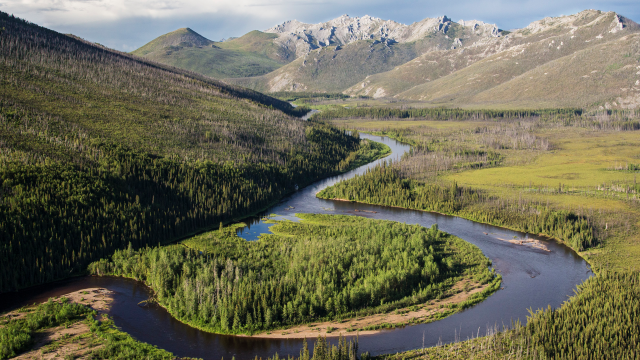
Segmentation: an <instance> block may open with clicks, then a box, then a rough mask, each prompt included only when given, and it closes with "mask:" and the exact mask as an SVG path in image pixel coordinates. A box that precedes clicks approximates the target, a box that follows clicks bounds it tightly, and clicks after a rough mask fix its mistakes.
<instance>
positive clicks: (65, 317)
mask: <svg viewBox="0 0 640 360" xmlns="http://www.w3.org/2000/svg"><path fill="white" fill-rule="evenodd" d="M91 312H92V310H91V309H89V308H87V307H86V306H84V305H81V304H75V303H70V302H68V301H67V300H66V299H65V298H63V299H62V301H60V302H57V301H52V300H49V301H48V302H45V303H43V304H40V305H38V306H37V307H36V308H35V309H33V310H32V311H29V312H26V313H25V314H24V316H21V317H19V318H16V319H9V320H4V321H0V359H9V358H12V357H15V356H17V355H18V354H20V353H21V352H22V351H25V350H26V349H28V348H29V347H30V346H31V345H32V344H33V336H34V334H35V333H36V331H38V330H41V329H47V328H51V327H54V326H59V325H64V324H70V323H73V322H76V321H78V320H79V319H82V318H83V317H85V316H87V315H89V314H90V313H91Z"/></svg>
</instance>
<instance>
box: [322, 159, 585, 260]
mask: <svg viewBox="0 0 640 360" xmlns="http://www.w3.org/2000/svg"><path fill="white" fill-rule="evenodd" d="M317 196H318V197H321V198H324V199H335V198H338V199H346V200H351V201H359V202H364V203H369V204H378V205H386V206H398V207H403V208H408V209H417V210H426V211H436V212H441V213H445V214H450V215H456V216H461V217H464V218H467V219H470V220H474V221H479V222H483V223H488V224H492V225H496V226H504V227H508V228H512V229H515V230H519V231H523V232H528V233H533V234H546V235H549V236H553V237H556V238H559V239H561V240H563V241H565V242H566V243H567V244H569V245H570V246H571V247H573V248H574V249H575V250H576V251H583V250H585V249H587V248H590V247H592V246H594V245H596V244H597V238H596V236H595V235H594V228H593V226H592V224H591V223H590V221H589V220H588V219H587V218H586V217H584V216H579V215H576V214H574V213H572V212H569V211H562V210H552V209H550V208H548V207H547V206H544V205H542V204H534V203H527V202H524V203H523V202H522V200H520V201H508V200H504V199H498V198H495V197H491V196H487V195H485V194H483V193H482V192H479V191H476V190H473V189H469V188H465V187H460V186H458V185H457V184H456V183H455V182H453V183H451V184H449V185H444V184H435V183H426V184H425V183H421V182H419V181H416V180H412V179H405V178H403V177H402V176H401V175H400V171H399V169H397V168H396V167H395V166H392V165H389V164H387V163H383V164H382V165H379V166H377V167H375V168H374V169H372V170H368V171H367V172H366V173H365V174H363V175H361V176H355V177H353V178H351V179H348V180H344V181H341V182H339V183H337V184H335V185H334V186H331V187H328V188H326V189H324V190H322V191H321V192H319V193H318V195H317Z"/></svg>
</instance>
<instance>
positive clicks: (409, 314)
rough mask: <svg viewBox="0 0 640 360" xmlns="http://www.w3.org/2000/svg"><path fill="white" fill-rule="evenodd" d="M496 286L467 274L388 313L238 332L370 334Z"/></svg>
mask: <svg viewBox="0 0 640 360" xmlns="http://www.w3.org/2000/svg"><path fill="white" fill-rule="evenodd" d="M499 286H500V279H496V280H495V281H493V282H490V283H487V284H481V283H479V282H477V281H474V280H473V279H472V278H467V279H464V280H460V281H459V282H457V283H456V284H455V285H454V286H453V287H452V288H451V289H449V290H448V291H447V293H446V294H445V295H444V296H442V297H441V298H440V299H433V300H430V301H428V302H426V303H424V304H418V305H413V306H410V307H404V308H400V309H397V310H395V311H392V312H389V313H383V314H375V315H369V316H362V317H355V318H347V319H343V320H340V321H323V322H315V323H309V324H302V325H297V326H293V327H289V328H285V329H281V330H274V331H269V332H263V333H259V334H255V335H239V336H250V337H254V338H267V339H304V338H306V339H312V338H317V337H318V336H321V337H327V338H332V337H334V338H335V337H340V336H353V335H356V334H357V335H373V334H377V333H380V332H381V331H383V330H385V329H395V328H397V327H404V326H409V325H416V324H425V323H430V322H433V321H437V320H440V319H443V318H445V317H447V316H450V315H453V314H455V313H456V312H458V311H461V310H463V309H464V308H466V307H468V306H471V305H473V304H475V303H478V302H480V301H482V300H484V299H485V298H486V297H487V296H489V295H491V294H492V293H493V292H495V291H497V289H498V287H499Z"/></svg>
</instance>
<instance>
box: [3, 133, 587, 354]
mask: <svg viewBox="0 0 640 360" xmlns="http://www.w3.org/2000/svg"><path fill="white" fill-rule="evenodd" d="M360 136H361V137H363V138H369V139H372V140H375V141H379V142H383V143H385V144H387V145H388V146H390V147H391V149H392V151H393V153H392V155H391V156H389V157H387V158H385V159H381V160H377V161H375V162H373V163H370V164H368V165H365V166H362V167H360V168H358V169H355V170H353V171H351V172H348V173H345V174H343V175H339V176H334V177H331V178H328V179H324V180H321V181H318V182H316V183H314V184H312V185H310V186H308V187H306V188H303V189H300V190H299V191H297V192H295V193H294V194H292V195H291V196H289V197H287V198H285V199H283V200H282V201H281V202H280V203H279V204H278V205H276V206H274V207H273V208H271V209H269V210H267V211H265V213H264V214H262V215H261V216H257V217H255V218H251V219H247V220H246V221H245V222H246V223H248V226H247V227H246V228H244V229H240V230H239V232H238V235H239V236H241V237H243V238H245V239H247V240H249V241H251V240H255V239H257V237H258V235H259V234H261V233H266V232H268V231H269V227H270V226H271V224H265V223H263V222H262V221H261V220H260V219H261V217H262V216H264V215H265V214H278V215H281V217H280V218H288V219H292V220H296V218H295V216H294V214H295V213H297V212H299V213H322V214H345V215H354V216H364V217H367V218H372V219H385V220H393V221H400V222H404V223H407V224H420V225H423V226H427V227H429V226H431V225H432V224H434V223H437V224H438V226H439V228H440V229H441V230H443V231H446V232H448V233H451V234H453V235H456V236H458V237H460V238H462V239H464V240H466V241H469V242H470V243H473V244H475V245H476V246H478V247H479V248H480V249H481V250H482V252H483V253H484V254H485V255H486V256H487V257H489V258H490V259H491V260H492V261H493V267H494V268H495V269H496V271H497V272H498V273H500V274H502V276H503V285H502V286H503V288H504V289H502V290H500V291H498V292H496V293H495V294H493V295H492V296H490V297H489V298H488V299H487V300H485V301H483V302H482V303H480V304H478V305H476V306H474V307H472V308H469V309H467V310H465V311H462V312H460V313H458V314H455V315H452V316H450V317H448V318H446V319H443V320H440V321H436V322H434V323H431V324H421V325H413V326H406V327H403V328H396V329H392V330H383V331H381V332H380V333H377V334H374V335H366V336H360V337H359V344H360V350H361V351H369V352H370V353H371V354H374V355H375V354H382V353H395V352H400V351H406V350H411V349H417V348H421V347H422V346H423V345H424V346H433V345H436V344H437V343H438V342H440V341H441V342H443V343H448V342H452V341H455V340H456V339H461V340H464V339H467V338H470V337H472V336H473V337H475V336H477V335H478V334H479V335H483V334H485V333H486V330H487V328H488V327H494V326H495V325H498V326H499V327H501V326H503V325H509V324H511V323H512V322H513V321H516V320H519V321H521V322H522V323H523V324H524V323H526V321H527V315H528V314H529V312H528V309H532V310H536V309H541V308H547V306H551V307H559V306H560V305H561V304H562V303H563V302H564V301H566V300H567V299H568V298H569V297H570V296H572V295H573V294H574V289H575V288H576V285H578V284H580V283H582V282H583V281H584V280H586V279H587V278H588V277H589V276H591V275H592V272H591V271H590V269H589V266H588V264H587V263H586V262H585V261H584V260H583V259H582V258H581V257H580V256H578V254H576V253H575V252H574V251H573V250H571V249H570V248H568V247H567V246H565V245H563V244H560V243H557V242H555V241H553V240H548V239H545V238H539V237H536V236H532V235H527V234H523V233H519V232H515V231H510V230H505V229H502V228H498V227H494V226H490V225H485V224H480V223H476V222H473V221H469V220H464V219H461V218H457V217H452V216H445V215H440V214H435V213H428V212H421V211H414V210H405V209H399V208H390V207H384V206H374V205H362V204H355V203H350V202H341V201H331V200H322V199H318V198H316V197H315V194H316V192H318V191H320V190H322V189H324V188H325V187H327V186H331V185H333V184H335V183H336V182H338V181H340V180H343V179H348V178H351V177H353V176H355V175H356V174H362V173H364V172H365V171H366V170H367V169H369V168H372V167H374V166H375V165H377V164H379V163H381V162H382V161H387V160H389V159H392V158H399V157H400V156H401V155H402V154H403V153H404V152H406V151H408V150H409V146H407V145H404V144H401V143H398V142H396V141H395V140H391V139H389V138H386V137H377V136H371V135H366V134H361V135H360ZM356 210H357V211H356ZM485 233H486V234H485ZM514 236H516V237H518V238H530V239H538V240H540V241H541V242H543V243H544V244H545V245H546V246H547V247H548V249H549V250H550V251H549V252H546V251H543V250H539V249H535V248H531V247H526V246H521V245H516V244H511V243H509V242H505V241H501V240H499V238H503V239H510V238H513V237H514ZM88 287H104V288H107V289H109V290H112V291H114V293H115V294H114V302H113V304H112V307H111V309H110V311H109V314H110V315H111V316H112V317H113V319H114V322H115V324H116V325H117V326H118V327H119V328H120V329H121V330H123V331H125V332H127V333H129V334H131V335H132V336H133V337H134V338H136V339H138V340H140V341H144V342H147V343H150V344H153V345H156V346H157V347H159V348H162V349H166V350H168V351H170V352H172V353H174V354H175V355H176V356H183V357H196V358H203V359H216V360H219V359H221V358H222V357H224V358H226V359H231V357H233V356H235V358H236V359H238V360H240V359H252V358H254V357H255V356H258V357H262V358H266V357H269V356H272V355H274V354H275V353H276V352H277V353H278V354H279V355H281V356H283V355H285V356H286V355H298V354H299V352H300V348H301V347H302V342H303V341H304V340H302V339H256V338H247V337H237V336H228V335H216V334H211V333H207V332H204V331H200V330H197V329H194V328H192V327H190V326H188V325H185V324H183V323H181V322H179V321H177V320H176V319H174V318H173V317H172V316H171V315H170V314H169V313H167V312H166V310H164V309H163V308H161V307H159V306H140V305H138V304H139V303H140V302H141V301H143V300H146V299H148V298H149V295H150V289H148V288H147V287H146V286H145V285H144V284H142V283H140V282H138V281H134V280H129V279H123V278H114V277H81V278H75V279H68V280H65V281H61V282H57V283H53V284H47V285H43V286H39V287H34V288H30V289H27V290H24V291H20V292H14V293H7V294H2V295H0V311H5V310H7V309H10V308H14V307H17V306H22V305H24V304H28V303H34V302H42V301H46V300H47V299H48V298H49V297H53V296H59V295H63V294H66V293H69V292H72V291H76V290H80V289H84V288H88ZM423 339H424V341H423ZM313 340H314V339H309V340H307V341H309V342H313ZM330 342H331V343H335V342H337V339H330Z"/></svg>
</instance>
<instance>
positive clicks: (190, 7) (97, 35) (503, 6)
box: [0, 0, 640, 51]
mask: <svg viewBox="0 0 640 360" xmlns="http://www.w3.org/2000/svg"><path fill="white" fill-rule="evenodd" d="M585 9H598V10H603V11H615V12H617V13H619V14H620V15H623V16H626V17H628V18H630V19H632V20H635V21H637V22H640V4H639V2H638V0H616V1H607V0H600V1H579V0H566V1H557V0H553V1H552V0H528V1H507V0H464V1H441V0H439V1H432V0H426V1H424V0H423V1H416V0H393V1H389V0H384V1H383V0H354V1H349V0H231V1H229V0H226V1H220V0H204V1H203V0H174V1H157V0H0V10H1V11H4V12H7V13H10V14H14V15H16V16H19V17H21V18H24V19H27V20H29V21H31V22H34V23H37V24H39V25H42V26H46V27H48V28H51V29H53V30H56V31H59V32H63V33H72V34H75V35H78V36H80V37H82V38H84V39H87V40H89V41H94V42H98V43H101V44H103V45H106V46H109V47H111V48H114V49H118V50H123V51H132V50H134V49H136V48H138V47H140V46H142V45H144V44H145V43H147V42H148V41H150V40H152V39H154V38H155V37H157V36H159V35H162V34H165V33H167V32H170V31H173V30H175V29H178V28H182V27H190V28H192V29H193V30H195V31H197V32H198V33H200V34H201V35H203V36H205V37H207V38H209V39H211V40H220V39H222V38H226V37H230V36H241V35H243V34H245V33H247V32H249V31H251V30H265V29H267V28H269V27H271V26H274V25H276V24H280V23H282V22H284V21H286V20H292V19H297V20H299V21H303V22H307V23H318V22H323V21H326V20H329V19H333V18H335V17H338V16H340V15H342V14H349V15H350V16H362V15H371V16H375V17H380V18H383V19H390V20H395V21H398V22H401V23H405V24H410V23H412V22H415V21H420V20H422V19H424V18H427V17H437V16H442V15H447V16H448V17H450V18H452V19H453V20H455V21H458V20H460V19H464V20H482V21H485V22H489V23H495V24H497V25H498V26H499V27H500V28H502V29H506V30H508V29H514V28H521V27H524V26H526V25H527V24H529V23H530V22H532V21H535V20H539V19H542V18H544V17H547V16H560V15H569V14H574V13H577V12H580V11H582V10H585Z"/></svg>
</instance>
